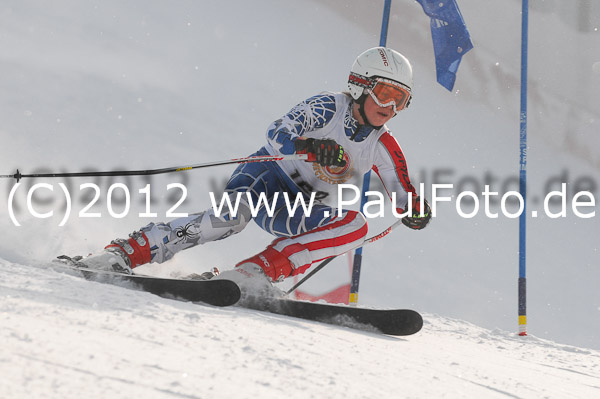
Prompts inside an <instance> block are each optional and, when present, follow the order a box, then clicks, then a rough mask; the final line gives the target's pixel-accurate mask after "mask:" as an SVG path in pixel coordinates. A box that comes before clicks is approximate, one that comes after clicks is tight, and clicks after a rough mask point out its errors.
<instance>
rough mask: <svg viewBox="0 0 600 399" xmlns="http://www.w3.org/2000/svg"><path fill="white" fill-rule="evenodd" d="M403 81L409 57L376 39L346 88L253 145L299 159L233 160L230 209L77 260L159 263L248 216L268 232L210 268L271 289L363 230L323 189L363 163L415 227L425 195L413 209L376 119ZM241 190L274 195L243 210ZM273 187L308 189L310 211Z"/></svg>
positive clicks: (403, 90) (397, 157)
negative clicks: (263, 241)
mask: <svg viewBox="0 0 600 399" xmlns="http://www.w3.org/2000/svg"><path fill="white" fill-rule="evenodd" d="M412 85H413V82H412V67H411V65H410V63H409V61H408V59H406V58H405V57H404V56H403V55H402V54H400V53H398V52H396V51H394V50H392V49H389V48H385V47H375V48H372V49H369V50H367V51H365V52H363V53H362V54H360V55H359V56H358V57H357V58H356V60H355V62H354V64H353V65H352V69H351V72H350V76H349V79H348V92H342V93H332V92H324V93H321V94H319V95H316V96H313V97H310V98H308V99H307V100H305V101H303V102H301V103H300V104H298V105H296V106H295V107H294V108H292V109H291V110H290V111H289V112H288V113H287V114H286V115H285V116H283V117H282V118H281V119H278V120H276V121H275V122H273V123H272V124H271V125H270V126H269V128H268V131H267V143H266V145H265V146H264V147H262V148H261V149H260V150H258V152H256V153H255V154H253V155H279V154H293V153H296V154H307V155H308V159H309V161H278V162H262V163H246V164H242V165H240V166H238V167H237V169H236V170H235V171H234V172H233V175H232V176H231V178H230V179H229V182H228V183H227V186H226V189H225V193H226V194H229V195H231V198H235V195H236V194H237V193H243V194H244V195H241V196H240V204H239V209H238V211H237V213H236V214H235V215H233V214H231V213H230V212H229V210H226V211H225V212H224V213H223V214H221V215H220V216H219V217H217V216H216V215H215V212H214V209H209V210H206V211H204V212H200V213H197V214H192V215H189V216H188V217H184V218H178V219H175V220H172V221H170V222H168V223H150V224H148V225H147V226H145V227H142V228H141V229H140V230H138V231H135V232H133V233H132V234H130V236H129V238H128V239H116V240H114V241H112V242H111V244H110V245H108V246H107V247H106V248H105V249H104V250H103V251H101V252H100V253H98V254H94V255H90V256H88V257H86V258H78V260H77V261H78V262H81V263H83V264H84V265H85V266H87V267H91V268H100V269H109V270H116V271H120V272H124V273H132V270H133V269H134V268H136V267H138V266H140V265H143V264H146V263H150V262H158V263H162V262H165V261H168V260H169V259H171V258H172V257H173V256H174V255H175V254H176V253H177V252H179V251H181V250H184V249H187V248H191V247H194V246H196V245H198V244H204V243H206V242H210V241H215V240H220V239H224V238H226V237H229V236H230V235H232V234H236V233H239V232H240V231H242V230H243V229H244V227H245V226H246V225H247V224H248V223H249V222H250V221H251V220H252V219H254V221H255V222H256V223H257V224H258V225H259V226H260V227H261V228H262V229H263V230H265V231H267V232H268V233H271V234H272V235H274V236H276V237H278V238H276V239H275V240H274V241H273V242H272V243H271V244H270V245H268V246H267V248H266V249H265V250H263V251H262V252H260V253H258V254H256V255H254V256H252V257H251V258H249V259H246V260H243V261H241V262H239V263H238V264H237V265H236V267H235V268H233V269H232V270H228V271H225V272H223V273H221V274H220V275H219V276H218V277H216V278H226V279H230V280H233V281H236V282H237V283H238V284H239V285H240V287H241V288H242V290H243V291H254V290H259V291H266V292H273V288H272V287H273V285H272V283H273V282H279V281H282V280H283V279H285V278H287V277H290V276H294V275H297V274H300V273H303V272H304V271H306V269H308V268H309V267H310V266H311V264H313V263H314V262H318V261H320V260H323V259H326V258H329V257H332V256H336V255H340V254H342V253H345V252H347V251H350V250H352V249H354V248H357V247H359V246H360V245H361V244H362V243H363V241H364V239H365V237H366V235H367V221H366V219H365V217H364V215H363V214H362V213H360V212H356V211H353V210H342V213H341V216H338V210H337V209H334V208H332V207H331V206H329V205H327V204H326V203H325V199H326V198H327V197H329V196H333V195H335V193H336V192H337V184H340V183H345V182H347V181H349V180H350V179H351V178H352V177H353V176H362V175H363V174H364V173H366V172H367V171H369V170H371V169H373V170H374V171H375V172H376V173H377V174H378V175H379V177H380V179H381V180H382V182H383V184H384V186H385V188H386V190H387V192H388V194H391V193H395V204H393V205H394V206H395V208H396V209H397V211H398V212H399V213H404V212H405V211H406V209H407V208H408V207H409V205H412V214H410V215H408V216H406V217H404V218H403V219H402V222H403V223H404V224H405V225H406V226H408V227H409V228H411V229H414V230H420V229H423V228H424V227H425V226H426V225H427V224H428V222H429V220H430V217H431V211H430V208H429V205H428V204H427V201H424V204H425V207H424V208H425V209H423V210H422V211H423V212H421V209H420V207H419V198H418V196H417V193H416V191H415V188H414V187H413V185H412V184H411V182H410V179H409V175H408V169H407V165H406V160H405V158H404V155H403V153H402V150H401V149H400V146H399V145H398V143H397V142H396V140H395V139H394V138H393V137H392V135H391V134H390V132H389V129H388V128H387V127H386V126H385V123H386V122H388V121H389V120H390V119H391V118H393V117H394V116H395V115H396V114H397V113H398V112H400V111H401V110H403V109H405V108H406V107H408V105H409V104H410V101H411V98H412ZM246 192H249V193H250V195H251V197H252V199H253V203H254V204H256V203H257V202H258V199H259V195H261V193H264V194H263V195H266V198H267V200H268V204H272V203H273V201H275V212H274V213H273V214H272V216H269V215H268V213H267V210H266V207H265V206H264V205H263V206H262V207H261V208H260V209H259V212H258V214H256V215H255V217H253V216H252V215H251V211H250V207H249V204H248V202H247V200H246V194H245V193H246ZM278 192H279V193H284V192H287V193H288V194H289V198H292V199H293V198H295V197H296V194H298V193H303V194H306V195H308V196H310V195H311V193H315V198H316V199H317V200H318V201H317V203H315V204H314V206H313V208H312V211H311V213H310V215H305V214H304V210H303V209H302V207H298V209H296V212H295V213H294V214H289V210H288V209H287V207H286V205H285V202H284V198H283V196H281V195H279V196H278V197H277V199H276V200H275V198H274V197H275V194H276V193H278ZM409 194H410V196H409ZM409 198H410V199H411V201H412V204H408V201H409ZM214 274H215V273H214V272H207V273H204V274H203V276H202V277H203V278H210V277H214ZM275 291H277V290H275Z"/></svg>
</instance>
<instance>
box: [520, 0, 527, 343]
mask: <svg viewBox="0 0 600 399" xmlns="http://www.w3.org/2000/svg"><path fill="white" fill-rule="evenodd" d="M521 17H522V21H521V116H520V122H521V126H520V146H519V148H520V157H519V158H520V168H519V191H520V193H521V196H522V197H523V212H522V213H521V215H520V216H519V280H518V290H519V294H518V295H519V335H527V306H526V305H527V295H526V293H527V285H526V277H527V273H526V271H527V269H526V259H527V258H526V254H527V246H526V244H527V228H526V227H527V47H528V30H529V0H523V9H522V14H521Z"/></svg>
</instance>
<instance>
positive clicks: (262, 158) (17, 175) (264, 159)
mask: <svg viewBox="0 0 600 399" xmlns="http://www.w3.org/2000/svg"><path fill="white" fill-rule="evenodd" d="M307 159H308V155H306V154H291V155H256V156H251V157H245V158H234V159H227V160H224V161H214V162H206V163H200V164H195V165H187V166H175V167H169V168H160V169H147V170H117V171H108V172H67V173H33V174H21V172H19V170H18V169H17V173H15V174H12V175H0V178H14V179H17V183H18V182H19V180H21V179H22V178H24V177H94V176H141V175H158V174H162V173H173V172H183V171H186V170H192V169H201V168H210V167H212V166H220V165H230V164H241V163H250V162H273V161H297V160H307Z"/></svg>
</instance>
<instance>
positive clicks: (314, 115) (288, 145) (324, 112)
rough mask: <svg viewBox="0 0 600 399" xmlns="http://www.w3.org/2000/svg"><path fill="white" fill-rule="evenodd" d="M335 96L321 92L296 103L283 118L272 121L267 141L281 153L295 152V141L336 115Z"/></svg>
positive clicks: (322, 125) (320, 126)
mask: <svg viewBox="0 0 600 399" xmlns="http://www.w3.org/2000/svg"><path fill="white" fill-rule="evenodd" d="M335 111H336V106H335V96H334V95H332V94H319V95H316V96H313V97H311V98H309V99H307V100H305V101H302V102H301V103H300V104H298V105H296V106H295V107H294V108H292V109H291V110H290V112H288V113H287V114H286V115H284V116H283V118H281V119H277V120H276V121H275V122H273V123H271V125H270V126H269V128H268V130H267V141H268V143H269V144H270V145H271V147H273V149H274V150H275V151H277V152H279V153H281V154H293V153H294V152H295V148H294V141H295V140H296V139H297V138H298V137H300V136H303V135H304V134H306V133H307V132H309V131H312V130H315V129H319V128H322V127H324V126H325V125H327V124H328V123H329V122H330V121H331V119H332V118H333V116H334V115H335Z"/></svg>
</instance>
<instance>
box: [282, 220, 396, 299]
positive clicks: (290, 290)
mask: <svg viewBox="0 0 600 399" xmlns="http://www.w3.org/2000/svg"><path fill="white" fill-rule="evenodd" d="M400 223H402V219H400V220H397V221H396V222H394V223H393V224H392V225H391V226H390V227H388V228H387V229H385V230H383V231H382V232H381V233H379V234H377V235H375V236H373V237H371V238H367V239H366V240H365V241H364V242H363V243H362V244H361V245H360V246H359V247H358V248H361V247H364V246H365V245H367V244H371V243H373V242H375V241H377V240H380V239H382V238H383V237H385V236H387V235H388V234H390V233H391V232H392V230H394V229H395V228H396V227H398V226H399V225H400ZM355 249H356V248H355ZM338 256H339V255H336V256H332V257H331V258H327V259H325V260H324V261H323V262H321V263H320V264H319V266H317V267H315V268H314V270H311V272H310V273H308V274H307V275H306V276H305V277H304V278H303V279H302V280H300V281H298V282H297V283H296V284H295V285H294V286H293V287H292V288H290V289H289V290H287V291H286V292H285V294H286V295H289V294H291V293H292V292H294V291H295V290H296V289H297V288H298V287H300V286H301V285H302V284H304V282H305V281H306V280H308V279H309V278H311V277H312V276H314V275H315V274H316V273H317V272H318V271H319V270H321V269H322V268H324V267H325V266H327V265H328V264H329V262H331V261H332V260H334V259H335V258H337V257H338Z"/></svg>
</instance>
